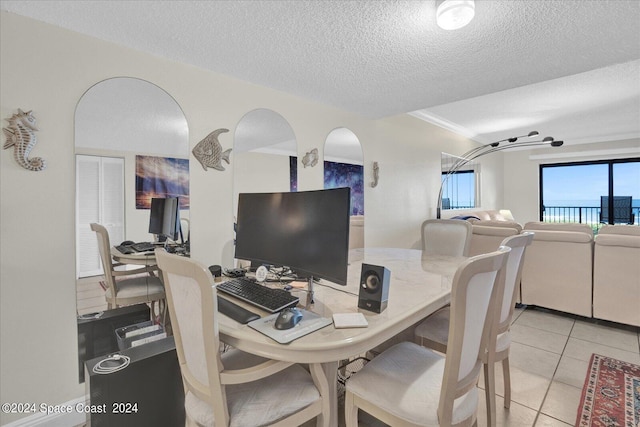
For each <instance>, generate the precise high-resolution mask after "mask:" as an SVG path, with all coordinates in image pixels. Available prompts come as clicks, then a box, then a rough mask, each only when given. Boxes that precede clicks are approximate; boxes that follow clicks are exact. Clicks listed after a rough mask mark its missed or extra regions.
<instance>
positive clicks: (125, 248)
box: [116, 245, 136, 255]
mask: <svg viewBox="0 0 640 427" xmlns="http://www.w3.org/2000/svg"><path fill="white" fill-rule="evenodd" d="M116 249H117V250H118V252H120V253H121V254H125V255H127V254H134V253H136V251H135V250H133V248H132V247H131V246H122V245H120V246H116Z"/></svg>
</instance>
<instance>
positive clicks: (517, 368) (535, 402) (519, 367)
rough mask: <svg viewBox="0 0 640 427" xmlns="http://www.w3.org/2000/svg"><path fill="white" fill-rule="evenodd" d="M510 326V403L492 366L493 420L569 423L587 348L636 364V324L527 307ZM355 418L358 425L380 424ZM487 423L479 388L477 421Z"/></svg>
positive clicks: (556, 426) (639, 358)
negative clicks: (598, 319)
mask: <svg viewBox="0 0 640 427" xmlns="http://www.w3.org/2000/svg"><path fill="white" fill-rule="evenodd" d="M512 331H513V333H512V345H511V357H510V362H511V408H510V409H505V408H504V401H503V398H502V397H503V396H504V387H503V378H502V369H501V368H500V367H498V366H497V367H496V393H497V401H496V405H497V408H496V409H497V425H498V426H505V427H530V426H536V427H568V426H573V425H575V422H576V415H577V412H578V405H579V404H580V395H581V393H582V386H583V385H584V381H585V378H586V374H587V365H588V363H589V358H590V357H591V354H592V353H599V354H602V355H605V356H610V357H615V358H617V359H621V360H625V361H628V362H632V363H636V364H640V328H632V327H628V326H623V325H617V324H612V323H609V322H602V321H595V320H592V319H585V318H582V317H579V316H572V315H568V314H564V313H559V312H554V311H550V310H545V309H541V308H533V307H526V308H522V309H517V310H516V313H515V314H514V320H513V326H512ZM480 386H481V387H484V381H483V379H482V375H481V379H480ZM360 418H361V422H360V425H361V426H368V427H374V426H375V427H378V426H382V425H384V424H381V423H379V422H376V421H371V420H368V419H366V418H364V417H360ZM486 425H487V418H486V404H485V401H484V393H481V402H480V406H479V410H478V426H480V427H484V426H486Z"/></svg>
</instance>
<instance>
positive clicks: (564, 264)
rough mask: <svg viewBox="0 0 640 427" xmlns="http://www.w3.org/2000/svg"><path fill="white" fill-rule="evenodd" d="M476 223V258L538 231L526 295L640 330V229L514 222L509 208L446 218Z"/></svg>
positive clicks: (526, 271)
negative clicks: (504, 242) (525, 233)
mask: <svg viewBox="0 0 640 427" xmlns="http://www.w3.org/2000/svg"><path fill="white" fill-rule="evenodd" d="M443 216H446V217H448V218H458V219H466V220H467V221H470V222H471V224H472V226H473V227H472V229H473V234H472V236H471V247H470V250H469V255H470V256H475V255H478V254H481V253H487V252H491V251H494V250H496V249H497V248H498V245H499V244H500V243H501V242H502V240H503V239H504V238H506V237H508V236H511V235H514V234H519V233H521V232H522V231H531V232H533V233H534V239H533V242H532V244H531V245H530V246H529V247H528V248H527V252H526V255H525V258H524V264H523V267H522V280H521V288H520V297H519V298H518V301H519V302H521V303H523V304H528V305H537V306H540V307H546V308H551V309H554V310H558V311H563V312H566V313H572V314H577V315H580V316H584V317H593V318H596V319H602V320H609V321H613V322H618V323H623V324H627V325H633V326H640V227H638V226H635V225H604V226H602V228H601V229H600V230H599V233H598V235H597V236H595V238H594V234H593V230H592V228H591V226H589V225H586V224H577V223H546V222H535V221H534V222H528V223H526V224H525V225H524V227H523V226H521V225H520V224H518V223H517V222H516V221H514V219H513V216H512V215H511V212H510V211H508V210H501V211H498V210H488V211H487V210H465V211H451V212H448V213H447V214H443Z"/></svg>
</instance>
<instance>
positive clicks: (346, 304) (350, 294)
mask: <svg viewBox="0 0 640 427" xmlns="http://www.w3.org/2000/svg"><path fill="white" fill-rule="evenodd" d="M466 259H467V258H465V257H450V256H442V255H425V254H423V252H422V251H421V250H415V249H398V248H365V249H353V250H351V251H350V254H349V267H348V279H347V285H346V286H340V285H337V284H335V283H331V282H324V281H320V282H319V283H316V284H315V286H314V303H313V304H312V305H311V306H310V307H309V308H308V309H309V310H310V311H312V312H314V313H316V314H318V315H320V316H323V317H326V318H329V319H330V318H332V316H333V314H334V313H358V312H360V313H363V314H364V316H365V318H366V320H367V323H368V326H367V327H365V328H347V329H336V328H335V327H334V325H333V324H331V325H329V326H327V327H324V328H322V329H320V330H317V331H315V332H313V333H311V334H309V335H306V336H303V337H301V338H298V339H296V340H295V341H293V342H291V343H289V344H280V343H278V342H276V341H274V340H273V339H271V338H269V337H267V336H266V335H263V334H261V333H259V332H257V331H256V330H254V329H252V328H251V327H249V326H247V325H243V324H240V323H238V322H236V321H234V320H232V319H230V318H228V317H226V316H219V317H218V326H219V333H220V339H221V340H222V341H224V342H225V343H226V344H228V345H230V346H232V347H235V348H237V349H240V350H243V351H246V352H249V353H253V354H257V355H260V356H263V357H267V358H271V359H276V360H284V361H290V362H296V363H303V364H308V363H320V364H322V366H323V369H324V371H325V373H326V374H327V377H328V378H329V381H330V394H331V395H330V399H331V419H330V425H331V426H337V425H338V413H337V411H338V399H337V373H338V367H339V364H340V362H343V361H346V360H348V359H350V358H352V357H357V356H360V355H363V354H366V352H367V351H369V350H371V349H373V348H375V347H377V346H380V345H382V344H384V343H385V342H387V341H388V340H390V339H393V338H394V337H396V336H398V335H399V334H401V333H402V332H404V331H406V330H407V329H408V328H410V327H412V326H413V325H415V324H416V323H418V322H420V321H421V320H422V319H424V318H425V317H427V316H429V315H430V314H432V313H433V312H435V311H437V310H438V309H440V308H442V307H444V306H445V305H446V304H448V303H449V300H450V296H451V283H452V279H453V276H454V274H455V271H456V270H457V268H458V267H459V266H460V265H461V264H462V263H463V262H464V261H465V260H466ZM363 263H366V264H370V265H377V266H383V267H386V268H387V269H388V270H389V271H390V274H391V279H390V285H389V300H388V306H387V308H386V309H385V310H384V311H382V313H373V312H369V311H366V310H363V309H359V308H358V291H359V286H360V276H361V270H362V264H363ZM296 292H299V293H300V301H305V300H306V295H305V293H304V292H305V291H299V290H295V289H294V290H293V293H294V294H295V293H296ZM234 302H236V303H238V304H239V305H243V303H242V302H240V301H238V300H234ZM245 307H247V308H249V309H250V310H252V311H255V312H258V313H260V312H259V310H257V309H256V308H255V307H251V306H248V305H245ZM260 314H262V315H267V314H268V313H260Z"/></svg>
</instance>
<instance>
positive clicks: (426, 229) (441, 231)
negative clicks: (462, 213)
mask: <svg viewBox="0 0 640 427" xmlns="http://www.w3.org/2000/svg"><path fill="white" fill-rule="evenodd" d="M421 230H422V251H423V252H424V253H425V254H438V255H449V256H468V255H469V246H470V244H471V234H472V226H471V223H470V222H468V221H464V220H460V219H428V220H426V221H424V222H423V223H422V228H421Z"/></svg>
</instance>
